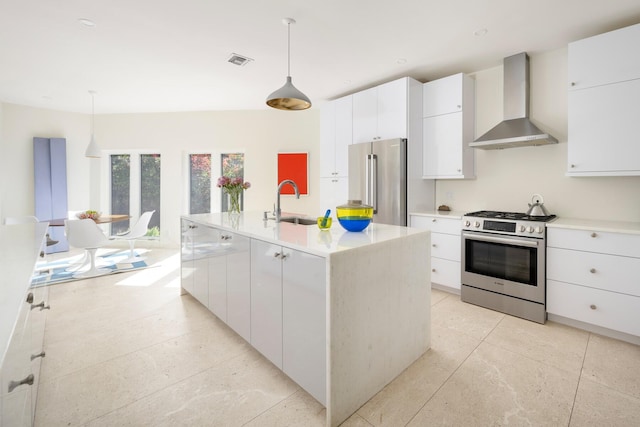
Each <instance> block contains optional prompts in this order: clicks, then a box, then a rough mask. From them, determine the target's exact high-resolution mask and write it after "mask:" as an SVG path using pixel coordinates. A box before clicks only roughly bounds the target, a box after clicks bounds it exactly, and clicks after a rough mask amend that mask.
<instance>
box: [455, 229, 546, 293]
mask: <svg viewBox="0 0 640 427" xmlns="http://www.w3.org/2000/svg"><path fill="white" fill-rule="evenodd" d="M465 242H466V244H465V258H466V263H465V270H466V271H468V272H470V273H476V274H481V275H484V276H491V277H496V278H499V279H504V280H510V281H513V282H519V283H523V284H526V285H531V286H537V283H538V261H537V259H538V257H537V250H538V249H537V248H529V247H523V246H516V245H507V244H502V243H492V242H482V241H477V240H471V239H465Z"/></svg>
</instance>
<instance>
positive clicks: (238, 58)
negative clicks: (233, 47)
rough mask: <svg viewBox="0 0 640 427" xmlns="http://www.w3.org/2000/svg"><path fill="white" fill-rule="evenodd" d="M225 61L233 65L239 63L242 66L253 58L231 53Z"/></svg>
mask: <svg viewBox="0 0 640 427" xmlns="http://www.w3.org/2000/svg"><path fill="white" fill-rule="evenodd" d="M227 61H228V62H230V63H232V64H234V65H239V66H241V67H242V66H245V65H247V64H248V63H249V62H251V61H253V59H251V58H247V57H246V56H242V55H238V54H237V53H232V54H231V56H230V57H229V59H228V60H227Z"/></svg>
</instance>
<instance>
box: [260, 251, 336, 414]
mask: <svg viewBox="0 0 640 427" xmlns="http://www.w3.org/2000/svg"><path fill="white" fill-rule="evenodd" d="M326 304H327V302H326V260H325V259H324V258H322V257H319V256H315V255H311V254H307V253H305V252H301V251H296V250H292V249H289V248H286V247H282V246H278V245H274V244H270V243H267V242H263V241H260V240H256V239H251V345H252V346H253V347H255V348H256V349H257V350H258V351H259V352H260V353H262V354H263V355H264V356H265V357H266V358H267V359H269V360H270V361H271V362H272V363H273V364H274V365H276V366H277V367H279V368H280V369H282V371H283V372H284V373H285V374H287V375H288V376H289V378H291V379H292V380H294V381H295V382H297V383H298V384H299V385H300V386H301V387H302V388H304V389H305V390H306V391H307V392H308V393H309V394H311V395H312V396H313V397H314V398H316V399H317V400H318V401H319V402H320V403H322V404H323V405H326V326H325V325H326Z"/></svg>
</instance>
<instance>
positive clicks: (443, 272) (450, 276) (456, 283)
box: [431, 257, 460, 289]
mask: <svg viewBox="0 0 640 427" xmlns="http://www.w3.org/2000/svg"><path fill="white" fill-rule="evenodd" d="M431 282H432V283H437V284H438V285H442V286H447V287H449V288H455V289H460V263H459V262H456V261H450V260H448V259H442V258H433V257H432V258H431Z"/></svg>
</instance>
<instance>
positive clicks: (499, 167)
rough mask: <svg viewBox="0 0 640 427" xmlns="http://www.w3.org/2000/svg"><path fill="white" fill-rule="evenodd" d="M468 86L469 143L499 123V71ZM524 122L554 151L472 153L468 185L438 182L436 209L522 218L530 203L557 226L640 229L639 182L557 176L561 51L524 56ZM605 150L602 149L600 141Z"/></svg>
mask: <svg viewBox="0 0 640 427" xmlns="http://www.w3.org/2000/svg"><path fill="white" fill-rule="evenodd" d="M474 77H475V79H476V137H477V136H479V135H482V134H483V133H484V132H486V131H487V130H489V129H491V128H492V127H493V126H494V125H496V124H497V123H498V122H499V121H501V120H502V104H503V102H502V100H503V98H502V93H503V92H502V66H500V67H497V68H491V69H488V70H483V71H479V72H477V73H475V74H474ZM530 92H531V104H530V118H531V119H532V121H533V122H534V123H535V124H536V125H539V127H540V128H541V129H542V130H545V131H547V132H549V133H550V134H551V135H553V136H555V137H556V138H557V139H558V141H559V144H555V145H546V146H539V147H521V148H508V149H504V150H476V168H477V169H476V175H477V179H476V180H469V181H454V180H440V181H437V183H436V206H439V205H441V204H446V205H448V206H450V207H451V208H452V209H453V210H456V211H466V212H470V211H473V210H480V209H492V210H504V211H513V212H524V211H526V209H527V208H528V206H527V203H528V202H529V201H530V199H531V195H532V194H534V193H539V194H541V195H542V196H543V197H544V202H545V206H546V207H547V209H548V210H549V212H551V213H554V214H556V215H558V216H560V217H565V218H570V217H571V218H591V219H608V220H619V221H640V177H591V178H575V177H571V178H570V177H567V176H565V172H566V170H567V49H566V48H565V49H558V50H554V51H550V52H546V53H542V54H535V55H533V54H530ZM603 144H606V141H603Z"/></svg>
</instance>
